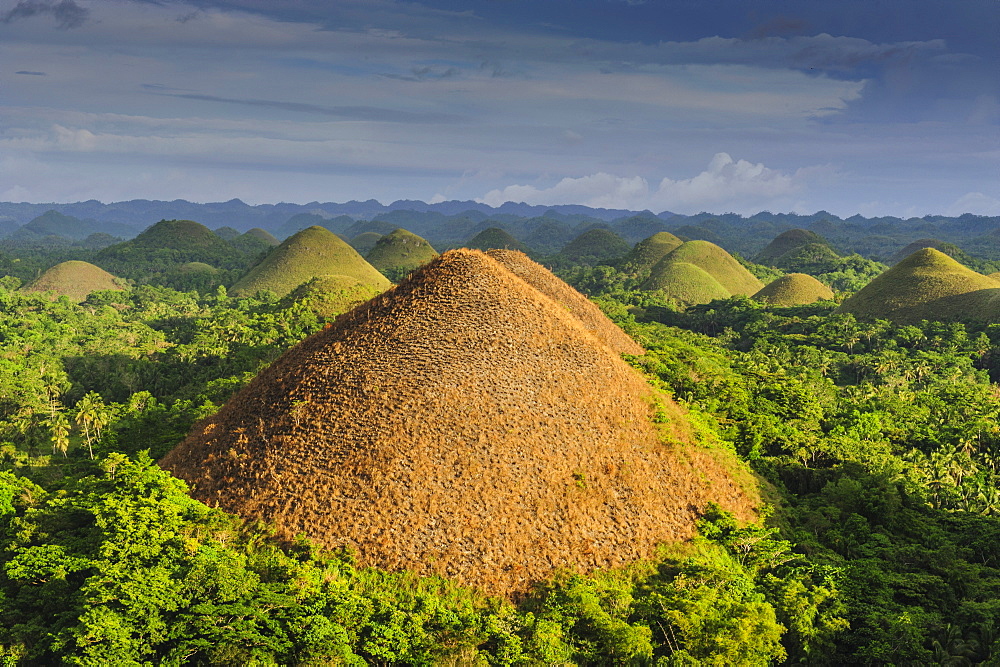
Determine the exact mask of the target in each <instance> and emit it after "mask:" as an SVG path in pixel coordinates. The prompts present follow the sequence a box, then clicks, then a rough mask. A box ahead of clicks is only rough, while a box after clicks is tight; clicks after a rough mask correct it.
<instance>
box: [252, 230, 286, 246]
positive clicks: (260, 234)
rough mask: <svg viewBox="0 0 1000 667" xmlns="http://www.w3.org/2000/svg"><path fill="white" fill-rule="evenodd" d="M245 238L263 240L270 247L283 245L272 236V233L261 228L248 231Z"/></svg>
mask: <svg viewBox="0 0 1000 667" xmlns="http://www.w3.org/2000/svg"><path fill="white" fill-rule="evenodd" d="M243 236H246V237H249V238H255V239H258V240H261V241H263V242H264V243H266V244H268V245H271V246H275V245H281V241H279V240H278V239H277V238H276V237H275V236H274V234H272V233H271V232H269V231H267V230H266V229H261V228H260V227H254V228H253V229H248V230H247V231H246V233H245V234H243Z"/></svg>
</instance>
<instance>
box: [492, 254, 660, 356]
mask: <svg viewBox="0 0 1000 667" xmlns="http://www.w3.org/2000/svg"><path fill="white" fill-rule="evenodd" d="M486 254H487V255H489V256H490V257H492V258H493V259H495V260H496V261H498V262H500V263H501V264H503V265H504V266H505V267H507V270H508V271H510V272H512V273H513V274H514V275H516V276H518V277H519V278H521V280H523V281H525V282H526V283H528V284H529V285H531V286H532V287H534V288H535V289H536V290H538V291H539V292H541V293H542V294H544V295H545V296H547V297H549V298H550V299H552V300H553V301H555V302H556V303H558V304H560V305H561V306H563V307H564V308H566V309H567V310H568V311H569V312H570V313H571V314H572V315H573V316H574V317H575V318H576V319H578V320H579V321H580V323H581V324H583V326H584V328H585V329H587V331H589V332H590V333H592V334H594V335H595V336H597V337H598V338H599V339H601V341H602V342H603V343H604V344H605V345H607V346H608V347H610V348H611V349H612V350H614V351H615V352H618V353H619V354H642V353H643V352H645V350H643V349H642V347H641V346H640V345H639V344H638V343H636V342H635V341H634V340H632V339H631V338H630V337H629V336H628V334H626V333H625V332H624V331H622V330H621V329H619V328H618V326H617V325H616V324H615V323H614V322H612V321H611V320H609V319H608V318H607V316H606V315H605V314H604V313H602V312H601V309H600V308H598V307H597V306H596V305H595V304H594V302H593V301H591V300H590V299H588V298H587V297H585V296H584V295H582V294H580V293H579V292H577V291H576V290H575V289H573V288H572V287H570V286H569V285H567V284H566V283H565V282H564V281H562V280H560V279H559V277H558V276H556V275H555V274H554V273H552V272H551V271H549V270H548V269H546V268H545V267H544V266H542V265H541V264H539V263H537V262H534V261H532V260H531V258H529V257H528V256H527V255H525V254H524V253H522V252H518V251H517V250H499V249H497V250H490V251H489V252H487V253H486Z"/></svg>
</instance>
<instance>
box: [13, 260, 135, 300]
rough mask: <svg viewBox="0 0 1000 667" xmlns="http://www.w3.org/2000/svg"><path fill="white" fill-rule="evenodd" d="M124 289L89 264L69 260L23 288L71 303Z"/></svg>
mask: <svg viewBox="0 0 1000 667" xmlns="http://www.w3.org/2000/svg"><path fill="white" fill-rule="evenodd" d="M106 289H113V290H121V289H124V286H123V285H122V283H121V281H119V279H118V278H115V277H114V276H113V275H111V274H110V273H108V272H107V271H105V270H104V269H102V268H100V267H97V266H94V265H93V264H91V263H89V262H81V261H78V260H71V261H68V262H63V263H61V264H56V265H55V266H53V267H52V268H50V269H49V270H48V271H46V272H45V273H43V274H42V275H40V276H38V278H36V279H35V280H34V281H32V282H31V283H29V284H28V285H26V286H25V287H24V291H26V292H55V293H56V294H57V295H59V296H68V297H69V298H70V299H72V300H73V301H84V300H85V299H86V298H87V295H88V294H90V293H91V292H95V291H97V290H106Z"/></svg>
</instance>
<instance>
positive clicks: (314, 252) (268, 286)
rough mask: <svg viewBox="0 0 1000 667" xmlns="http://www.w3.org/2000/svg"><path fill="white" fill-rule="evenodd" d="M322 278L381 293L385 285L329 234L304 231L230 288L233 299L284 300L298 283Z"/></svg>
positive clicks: (317, 229)
mask: <svg viewBox="0 0 1000 667" xmlns="http://www.w3.org/2000/svg"><path fill="white" fill-rule="evenodd" d="M324 275H343V276H349V277H351V278H355V279H357V280H358V281H360V282H361V283H363V284H365V285H370V286H372V287H375V288H377V289H379V290H380V291H381V290H385V289H387V288H388V287H389V285H390V283H389V281H388V280H387V279H386V278H385V276H383V275H382V274H381V273H379V272H378V271H376V270H375V269H374V268H373V267H372V266H371V265H370V264H369V263H368V262H366V261H365V259H364V258H363V257H362V256H361V255H359V254H358V253H357V251H356V250H354V248H352V247H351V246H349V245H348V244H347V243H345V242H344V241H343V240H342V239H340V237H338V236H337V235H336V234H334V233H333V232H331V231H330V230H328V229H326V228H324V227H319V226H313V227H307V228H306V229H303V230H302V231H300V232H297V233H295V234H293V235H292V236H290V237H288V238H287V239H285V240H284V241H283V242H282V243H281V245H279V246H278V247H276V248H275V249H274V250H272V251H271V252H269V253H268V254H267V255H266V256H265V257H264V259H263V260H261V262H260V263H259V264H257V265H256V266H255V267H253V268H252V269H250V271H249V272H247V274H246V275H245V276H243V277H242V278H240V279H239V280H238V281H236V284H235V285H233V287H232V289H230V290H229V292H230V294H232V295H234V296H253V295H254V294H256V293H257V292H260V291H263V290H267V291H270V292H274V293H275V294H276V295H278V296H279V297H282V296H285V295H286V294H288V293H289V292H291V291H292V290H293V289H295V288H296V287H298V286H299V285H301V284H302V283H304V282H306V281H308V280H311V279H312V278H315V277H316V276H324Z"/></svg>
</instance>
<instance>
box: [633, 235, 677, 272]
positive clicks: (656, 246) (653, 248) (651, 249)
mask: <svg viewBox="0 0 1000 667" xmlns="http://www.w3.org/2000/svg"><path fill="white" fill-rule="evenodd" d="M683 243H684V242H683V241H681V240H680V239H679V238H677V237H676V236H674V235H673V234H671V233H670V232H657V233H656V234H653V235H652V236H650V237H649V238H646V239H643V240H642V241H639V242H638V243H636V244H635V247H634V248H632V250H630V251H629V253H628V254H627V255H625V258H624V259H622V261H621V268H622V270H623V271H625V272H627V273H642V272H644V271H648V270H650V269H652V268H653V265H655V264H656V263H657V262H659V261H660V260H661V259H663V257H664V256H666V255H667V254H668V253H669V252H671V251H672V250H676V249H677V248H679V247H680V246H681V244H683Z"/></svg>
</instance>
